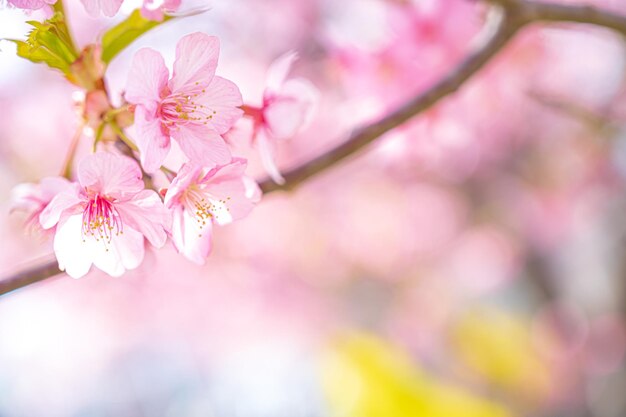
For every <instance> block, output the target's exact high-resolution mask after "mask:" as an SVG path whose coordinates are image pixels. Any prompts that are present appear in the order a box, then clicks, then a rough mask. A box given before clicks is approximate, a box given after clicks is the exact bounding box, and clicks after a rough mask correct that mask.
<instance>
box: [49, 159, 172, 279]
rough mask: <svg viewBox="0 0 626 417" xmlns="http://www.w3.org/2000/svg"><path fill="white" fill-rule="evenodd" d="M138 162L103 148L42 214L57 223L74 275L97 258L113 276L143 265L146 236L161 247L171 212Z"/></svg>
mask: <svg viewBox="0 0 626 417" xmlns="http://www.w3.org/2000/svg"><path fill="white" fill-rule="evenodd" d="M141 178H142V174H141V170H140V168H139V165H138V164H137V163H135V162H134V161H133V160H132V159H130V158H127V157H125V156H118V155H113V154H110V153H105V152H100V153H96V154H94V155H90V156H88V157H85V158H84V159H83V160H82V161H81V163H80V164H79V166H78V184H76V187H73V188H70V189H66V190H64V191H62V192H60V193H59V194H57V195H56V196H55V197H54V198H53V199H52V201H51V202H50V203H49V204H48V206H47V207H46V208H45V209H44V210H43V212H42V213H41V215H40V221H41V225H42V226H43V228H45V229H50V228H52V227H54V226H55V225H56V230H55V236H54V252H55V254H56V257H57V260H58V262H59V268H60V269H61V270H65V271H66V272H67V274H68V275H70V276H71V277H73V278H79V277H82V276H83V275H85V274H86V273H87V272H88V271H89V269H90V267H91V265H92V264H94V265H95V266H96V267H97V268H99V269H101V270H102V271H104V272H106V273H107V274H109V275H112V276H119V275H122V274H123V273H124V272H125V271H126V270H127V269H134V268H136V267H138V266H139V264H140V263H141V261H142V260H143V256H144V237H145V238H146V239H148V241H149V242H150V243H151V244H152V245H154V246H156V247H162V246H163V245H164V244H165V241H166V239H167V233H166V232H167V231H168V230H169V227H170V223H171V215H170V213H169V212H168V211H167V209H166V208H165V207H164V205H163V203H162V201H161V198H160V197H159V195H158V194H157V193H156V192H154V191H151V190H145V189H144V184H143V181H142V179H141Z"/></svg>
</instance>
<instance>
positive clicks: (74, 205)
mask: <svg viewBox="0 0 626 417" xmlns="http://www.w3.org/2000/svg"><path fill="white" fill-rule="evenodd" d="M83 201H84V197H83V196H82V195H81V194H80V190H79V187H78V185H76V184H74V185H73V186H72V187H70V188H69V189H67V190H65V191H63V192H61V193H59V194H57V195H56V196H55V197H54V198H53V199H52V200H51V201H50V203H49V204H48V205H47V206H46V208H45V209H44V210H43V211H42V212H41V214H40V215H39V223H41V227H43V228H44V229H50V228H52V227H54V225H55V224H57V223H58V222H59V219H60V218H61V216H62V215H63V213H64V212H67V214H68V215H70V214H76V213H80V212H82V203H83Z"/></svg>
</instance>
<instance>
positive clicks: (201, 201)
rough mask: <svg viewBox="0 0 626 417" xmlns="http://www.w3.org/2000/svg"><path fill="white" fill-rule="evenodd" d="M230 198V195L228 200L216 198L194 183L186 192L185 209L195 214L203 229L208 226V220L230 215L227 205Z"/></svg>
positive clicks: (220, 218) (199, 225) (184, 198)
mask: <svg viewBox="0 0 626 417" xmlns="http://www.w3.org/2000/svg"><path fill="white" fill-rule="evenodd" d="M228 200H230V197H228V198H226V200H218V199H214V198H212V197H211V196H210V195H208V193H206V192H204V191H203V190H202V189H201V188H200V187H198V186H197V185H192V186H190V187H189V188H187V191H186V192H185V196H184V197H183V204H184V206H185V210H187V211H188V212H189V213H192V214H193V217H194V218H195V219H196V221H197V222H198V227H199V228H200V229H202V228H204V226H206V224H207V221H213V220H218V221H219V220H222V219H223V218H224V217H226V216H228V217H229V216H230V214H229V213H228V211H229V209H228V207H226V203H227V201H228ZM200 236H202V235H200Z"/></svg>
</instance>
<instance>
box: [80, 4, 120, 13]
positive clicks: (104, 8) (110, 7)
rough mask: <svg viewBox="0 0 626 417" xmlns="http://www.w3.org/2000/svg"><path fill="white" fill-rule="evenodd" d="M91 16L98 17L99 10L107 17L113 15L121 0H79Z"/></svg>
mask: <svg viewBox="0 0 626 417" xmlns="http://www.w3.org/2000/svg"><path fill="white" fill-rule="evenodd" d="M80 1H81V3H83V6H84V7H85V10H86V11H87V14H89V15H90V16H91V17H99V16H100V12H102V14H104V15H105V16H108V17H113V16H115V13H117V11H118V10H119V9H120V6H121V5H122V0H80Z"/></svg>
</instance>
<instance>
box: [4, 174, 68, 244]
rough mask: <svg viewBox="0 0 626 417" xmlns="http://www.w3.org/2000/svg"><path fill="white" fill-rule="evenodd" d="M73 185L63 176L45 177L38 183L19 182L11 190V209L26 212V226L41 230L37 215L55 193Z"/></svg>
mask: <svg viewBox="0 0 626 417" xmlns="http://www.w3.org/2000/svg"><path fill="white" fill-rule="evenodd" d="M73 187H74V184H72V183H71V182H70V181H68V180H67V179H65V178H63V177H46V178H43V179H42V180H41V181H40V182H39V184H33V183H24V184H19V185H17V186H15V187H14V188H13V190H12V191H11V211H23V212H25V213H26V214H27V218H26V222H25V223H26V226H27V227H28V228H29V229H31V230H32V231H33V232H43V229H42V227H41V225H40V224H39V215H40V214H41V212H42V211H43V210H44V209H45V208H46V206H47V205H48V204H49V203H50V201H51V200H52V199H53V198H54V196H56V195H57V194H59V193H61V192H63V191H66V190H67V191H70V190H71V189H72V188H73Z"/></svg>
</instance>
